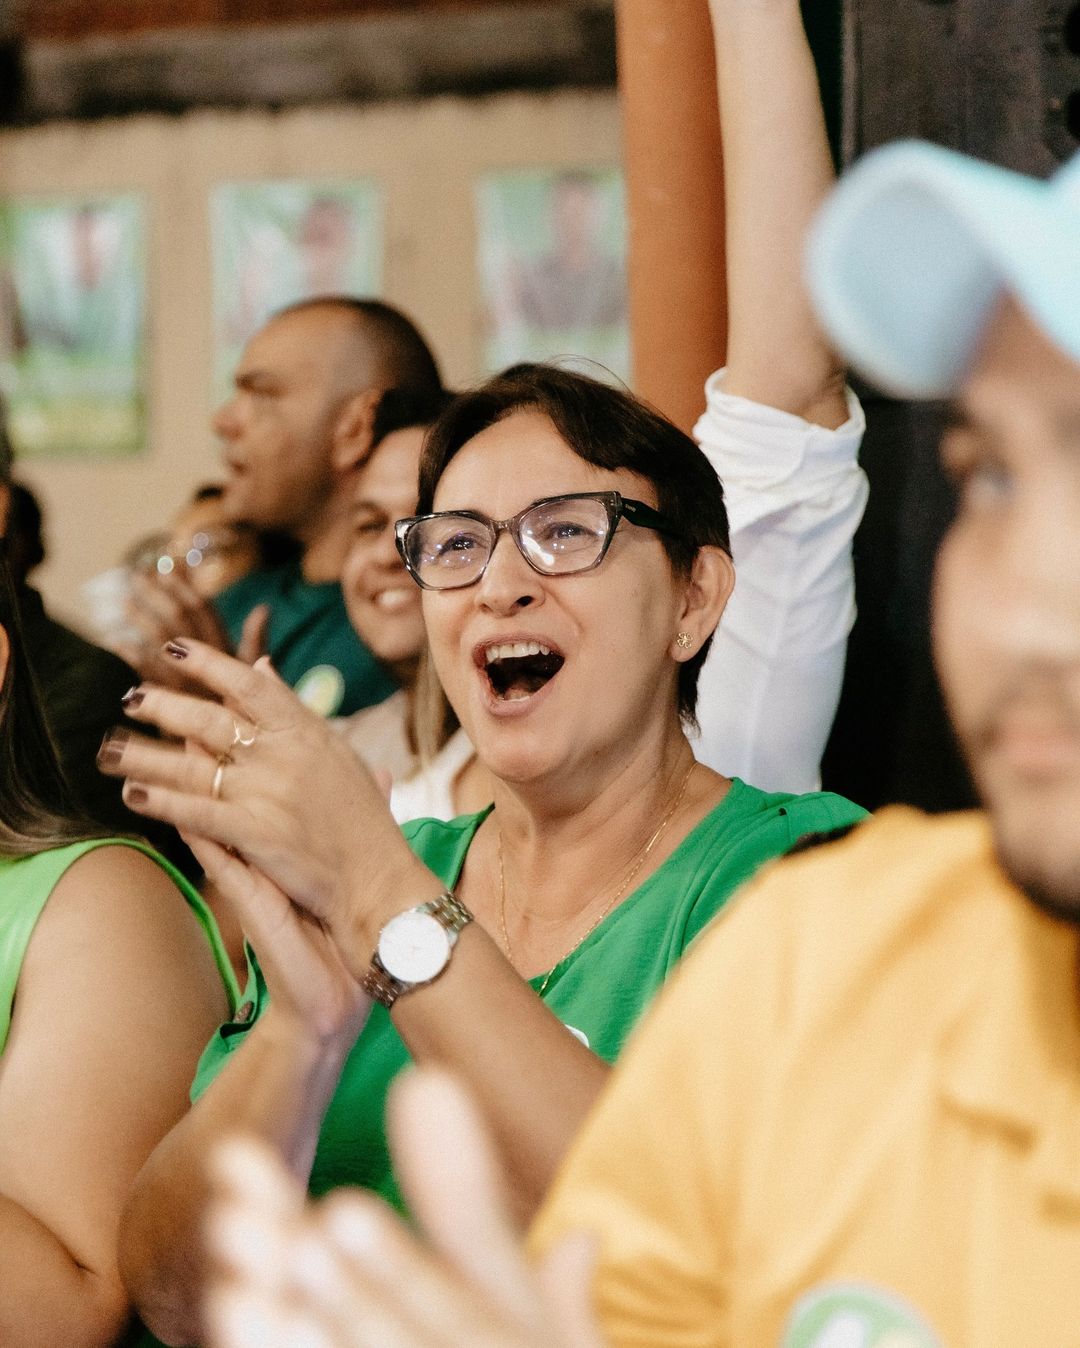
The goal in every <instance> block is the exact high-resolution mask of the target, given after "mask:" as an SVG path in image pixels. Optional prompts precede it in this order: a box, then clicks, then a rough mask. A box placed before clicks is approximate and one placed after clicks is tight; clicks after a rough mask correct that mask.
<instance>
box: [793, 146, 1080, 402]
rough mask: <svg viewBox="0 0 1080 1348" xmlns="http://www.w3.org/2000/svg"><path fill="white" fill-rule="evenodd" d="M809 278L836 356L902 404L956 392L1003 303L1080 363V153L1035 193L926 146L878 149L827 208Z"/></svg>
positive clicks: (1022, 182)
mask: <svg viewBox="0 0 1080 1348" xmlns="http://www.w3.org/2000/svg"><path fill="white" fill-rule="evenodd" d="M808 279H809V284H810V291H811V294H812V296H813V300H814V304H815V305H816V308H817V311H818V316H819V318H820V319H821V321H822V323H823V325H824V327H825V329H826V331H827V332H828V334H829V336H830V338H831V339H832V341H833V342H834V343H835V344H836V346H837V349H838V350H839V351H840V352H841V353H842V354H843V355H844V356H845V357H846V358H847V359H849V360H850V361H851V362H852V364H853V365H854V366H856V368H858V369H859V370H861V371H862V373H864V374H865V375H867V376H868V377H869V378H870V379H872V380H873V381H874V383H876V384H878V385H880V386H881V387H882V388H884V389H886V390H888V391H889V392H892V393H896V394H899V395H901V396H903V397H908V398H942V397H948V396H949V395H951V394H952V393H954V392H955V390H956V388H957V385H958V384H959V382H960V380H961V379H962V378H963V376H964V373H965V371H966V370H967V369H968V367H969V365H970V363H971V361H972V359H973V357H974V355H975V353H976V349H977V347H978V343H979V339H980V336H981V334H982V331H983V328H984V326H985V324H986V321H987V319H988V317H989V315H990V313H991V311H992V310H993V308H994V306H995V304H996V302H997V300H998V298H999V296H1001V294H1002V293H1003V292H1009V293H1011V294H1012V295H1013V296H1015V298H1016V299H1017V300H1018V302H1019V303H1020V305H1021V306H1022V307H1023V309H1024V310H1025V311H1026V312H1027V313H1028V314H1029V315H1030V317H1031V318H1032V319H1033V321H1034V322H1035V323H1036V324H1037V325H1038V326H1039V327H1040V328H1041V329H1042V331H1043V332H1044V333H1045V334H1046V336H1047V337H1048V338H1049V339H1050V340H1051V341H1052V342H1053V343H1054V344H1055V345H1056V346H1059V347H1060V348H1061V350H1062V351H1064V352H1065V353H1066V355H1068V356H1071V357H1072V359H1073V360H1075V361H1077V362H1078V363H1080V154H1078V155H1076V156H1074V158H1073V159H1071V160H1070V161H1069V163H1068V164H1066V165H1065V166H1064V167H1063V168H1062V169H1060V170H1059V171H1058V172H1057V173H1056V174H1055V175H1054V176H1053V177H1052V178H1050V179H1049V180H1047V181H1041V180H1039V179H1036V178H1027V177H1024V176H1023V175H1022V174H1019V173H1013V172H1010V171H1009V170H1007V169H1001V168H996V167H994V166H993V165H991V164H985V163H982V162H980V161H979V160H976V159H969V158H968V157H967V156H965V155H961V154H957V153H955V152H954V151H952V150H943V149H941V148H940V147H939V146H936V145H927V144H924V143H922V142H920V141H900V142H898V143H897V144H895V145H890V146H887V147H886V148H884V149H881V150H875V151H874V152H873V153H871V154H869V155H867V156H866V158H865V159H863V160H862V161H861V162H860V163H859V164H858V165H856V167H855V168H854V169H852V170H851V172H850V173H848V174H846V175H845V177H844V178H843V180H842V181H841V183H840V185H839V186H838V187H837V189H836V191H835V192H834V193H833V195H832V196H831V197H830V199H829V200H828V201H827V202H826V204H825V206H824V208H823V209H822V211H821V214H820V216H819V218H818V220H817V222H816V224H815V226H814V229H813V232H812V235H811V239H810V245H809V253H808Z"/></svg>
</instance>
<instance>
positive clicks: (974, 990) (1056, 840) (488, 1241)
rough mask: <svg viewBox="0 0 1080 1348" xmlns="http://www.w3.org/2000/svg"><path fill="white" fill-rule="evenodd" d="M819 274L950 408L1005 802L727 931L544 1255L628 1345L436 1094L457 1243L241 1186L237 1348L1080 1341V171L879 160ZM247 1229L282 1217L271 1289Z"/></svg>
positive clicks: (860, 360)
mask: <svg viewBox="0 0 1080 1348" xmlns="http://www.w3.org/2000/svg"><path fill="white" fill-rule="evenodd" d="M811 279H812V283H813V287H814V290H815V294H816V299H817V305H818V310H819V313H820V314H821V315H822V317H823V318H824V320H825V322H826V324H827V326H828V327H829V329H830V330H831V332H832V334H833V336H834V338H835V340H836V342H837V344H838V346H839V347H840V348H841V349H842V350H843V351H844V352H845V353H846V354H848V355H849V356H851V358H852V359H853V361H854V362H855V363H856V364H858V365H860V366H861V367H862V368H863V369H864V370H866V371H867V372H868V373H869V374H870V375H871V376H873V377H874V378H875V379H876V380H877V382H879V383H881V384H884V385H885V386H887V387H889V388H891V389H894V390H896V391H898V392H900V393H904V394H907V395H910V396H917V397H952V398H954V399H955V400H956V417H955V421H954V424H953V426H952V428H951V429H950V431H949V432H948V434H947V436H946V438H945V442H944V444H943V450H942V453H943V460H944V463H945V466H946V469H947V471H948V472H949V473H950V475H951V476H952V477H953V479H954V480H955V483H956V486H957V494H958V509H957V514H956V518H955V520H954V522H953V524H952V526H951V528H950V530H949V533H948V535H947V537H946V539H945V541H944V543H943V546H942V549H941V553H940V555H939V559H938V567H937V576H936V589H935V596H934V645H935V652H936V656H937V661H938V666H939V669H940V671H941V676H942V683H943V687H944V689H945V692H946V697H947V701H948V704H949V708H950V713H951V716H952V720H953V724H954V726H955V728H956V730H957V732H958V735H959V738H960V741H961V743H962V745H963V747H964V750H965V753H966V755H967V758H968V761H969V764H970V766H971V769H972V772H973V775H974V778H975V781H976V784H977V786H978V789H979V792H980V795H981V798H982V800H983V801H984V803H985V806H986V811H985V813H984V814H972V815H968V816H953V817H946V818H940V819H928V818H925V817H924V816H921V815H919V814H917V813H915V812H913V811H908V810H899V809H897V810H888V811H884V812H882V813H881V814H880V815H879V816H878V817H877V818H876V819H875V820H873V821H871V822H870V823H868V824H866V825H863V826H862V827H861V828H859V829H858V830H857V831H856V832H855V833H854V834H852V835H851V836H850V837H848V838H846V839H844V840H842V841H840V842H837V843H835V844H833V845H831V846H828V847H825V848H823V849H817V850H812V851H809V852H807V853H806V854H804V855H802V856H799V857H795V858H791V859H788V860H786V861H783V862H780V863H777V864H776V865H775V866H774V867H773V868H771V870H770V871H768V872H767V873H766V874H764V875H763V876H762V877H761V878H760V879H759V880H758V881H757V882H755V884H754V885H753V886H752V887H751V888H750V889H749V890H748V891H747V892H745V893H744V894H743V895H742V896H741V897H740V898H738V899H737V900H736V901H735V902H734V903H733V904H732V905H731V906H730V908H729V909H728V910H726V911H725V914H724V915H723V916H722V917H721V918H720V919H719V920H718V921H717V923H716V924H715V925H714V926H713V927H712V928H711V929H710V930H709V931H708V932H707V933H706V934H705V935H704V936H703V938H702V940H701V942H700V944H699V946H698V948H697V950H696V951H695V953H694V954H693V955H691V957H690V958H689V960H688V961H687V963H686V965H685V967H684V969H683V971H682V972H681V973H680V974H679V975H678V976H677V977H676V978H675V979H674V981H673V983H672V984H671V985H670V987H669V988H668V989H667V991H665V993H663V994H662V996H661V998H660V1000H659V1003H658V1005H657V1007H656V1009H655V1011H654V1012H653V1013H652V1014H651V1015H650V1017H649V1019H648V1021H647V1023H646V1024H645V1025H644V1027H643V1028H642V1030H641V1031H640V1032H639V1034H638V1035H637V1036H636V1038H635V1040H634V1041H633V1043H632V1045H631V1047H630V1049H629V1050H628V1051H627V1053H626V1055H625V1056H624V1058H623V1059H622V1061H621V1063H620V1064H619V1066H618V1067H617V1069H616V1071H615V1075H614V1079H613V1081H612V1084H611V1086H610V1088H609V1090H608V1091H607V1093H606V1094H605V1096H604V1098H603V1099H602V1101H601V1103H600V1106H599V1107H598V1109H597V1110H596V1112H595V1114H594V1115H593V1117H592V1118H591V1119H590V1121H589V1123H588V1124H587V1126H586V1128H585V1130H584V1131H583V1133H582V1135H581V1137H580V1138H579V1139H578V1141H577V1143H576V1144H575V1147H574V1149H573V1151H572V1153H571V1156H570V1158H569V1160H568V1162H567V1164H566V1165H565V1167H564V1170H563V1172H562V1174H561V1177H560V1179H559V1181H558V1182H557V1184H556V1186H555V1189H554V1192H553V1194H552V1195H551V1197H550V1199H549V1202H548V1205H547V1207H546V1210H545V1212H544V1213H543V1214H542V1216H541V1218H540V1221H539V1223H538V1226H537V1228H536V1230H535V1231H534V1234H533V1247H534V1250H535V1251H537V1252H547V1251H549V1250H551V1249H555V1250H556V1251H558V1248H559V1245H560V1242H561V1241H562V1239H563V1237H564V1236H566V1235H567V1234H568V1233H572V1232H575V1231H586V1232H590V1233H592V1234H593V1235H594V1236H595V1238H596V1241H597V1245H598V1250H597V1263H596V1269H595V1277H594V1280H593V1290H594V1295H595V1300H596V1309H597V1312H598V1316H599V1324H600V1330H599V1331H597V1330H595V1329H594V1328H593V1327H591V1326H590V1325H589V1323H588V1320H587V1316H586V1315H585V1314H584V1311H583V1301H582V1299H581V1298H580V1297H577V1298H575V1296H574V1295H572V1294H571V1293H568V1292H567V1290H566V1288H567V1286H568V1285H569V1284H570V1283H572V1282H573V1279H568V1278H567V1277H564V1278H563V1279H562V1281H561V1283H560V1284H559V1285H558V1286H555V1287H552V1285H551V1280H550V1278H549V1279H548V1282H547V1284H546V1286H547V1290H546V1291H545V1284H544V1283H543V1282H542V1281H541V1280H534V1279H530V1278H529V1277H528V1276H527V1274H526V1271H525V1269H524V1267H523V1265H522V1263H521V1261H520V1258H519V1257H518V1256H517V1255H516V1252H515V1250H514V1247H513V1244H512V1240H511V1236H510V1234H509V1227H508V1224H507V1223H506V1221H505V1219H504V1218H503V1216H502V1214H501V1212H500V1209H499V1204H498V1200H497V1197H496V1196H494V1195H493V1193H492V1187H491V1181H490V1177H489V1175H488V1173H487V1170H486V1169H485V1162H484V1159H483V1156H482V1155H481V1154H479V1153H478V1152H477V1147H476V1141H475V1138H474V1137H473V1136H472V1132H471V1126H470V1124H469V1123H468V1121H467V1120H463V1119H462V1118H461V1102H460V1100H458V1099H457V1098H456V1097H454V1096H453V1095H452V1094H450V1095H449V1096H448V1095H447V1087H446V1084H445V1083H441V1082H435V1083H431V1082H428V1083H423V1082H416V1083H414V1086H413V1092H412V1096H411V1099H409V1098H406V1100H405V1101H403V1102H401V1103H400V1104H399V1117H398V1119H397V1126H396V1130H395V1131H396V1136H397V1142H398V1168H399V1173H400V1174H401V1176H402V1180H403V1184H404V1187H405V1190H406V1192H407V1193H408V1195H409V1197H410V1200H411V1202H412V1204H413V1207H414V1210H415V1211H416V1213H417V1215H418V1218H419V1220H420V1223H421V1225H422V1227H423V1229H424V1231H425V1233H426V1237H427V1244H428V1248H425V1247H424V1246H422V1245H420V1244H419V1243H418V1242H417V1241H416V1240H415V1239H414V1238H412V1237H407V1236H406V1235H405V1234H404V1232H403V1231H402V1230H400V1229H399V1228H396V1227H395V1226H393V1225H392V1223H391V1222H390V1219H389V1218H388V1217H387V1216H386V1215H385V1214H382V1213H379V1212H377V1211H375V1210H373V1209H372V1208H371V1207H370V1205H368V1204H366V1203H365V1202H364V1201H363V1200H361V1199H355V1200H353V1199H341V1198H338V1199H335V1200H331V1203H332V1204H333V1206H331V1207H329V1208H328V1209H326V1211H325V1212H324V1213H322V1214H320V1213H315V1214H314V1215H307V1216H304V1215H299V1214H296V1215H294V1213H295V1212H296V1209H295V1207H292V1208H290V1207H289V1203H290V1202H293V1203H295V1200H290V1199H288V1198H287V1197H282V1198H280V1199H279V1200H278V1201H279V1215H278V1217H276V1218H275V1217H274V1215H273V1213H272V1212H270V1211H269V1209H268V1204H267V1200H266V1198H265V1196H263V1197H260V1192H262V1193H263V1194H264V1195H265V1192H266V1190H265V1187H261V1186H265V1185H270V1186H273V1185H274V1184H275V1183H276V1182H277V1181H275V1179H274V1177H273V1175H272V1173H269V1174H268V1173H267V1170H266V1167H265V1164H264V1163H262V1162H260V1161H259V1160H258V1158H252V1157H251V1156H250V1155H246V1157H241V1158H240V1159H239V1161H237V1160H235V1159H234V1163H233V1165H232V1168H231V1169H230V1171H229V1176H230V1178H229V1184H230V1186H231V1188H232V1190H233V1192H234V1194H236V1195H238V1196H239V1197H240V1199H241V1200H242V1201H241V1203H240V1204H239V1205H236V1206H234V1207H233V1209H231V1210H226V1212H225V1213H224V1215H223V1217H222V1219H221V1222H220V1223H219V1233H218V1234H219V1241H218V1248H219V1251H220V1252H221V1255H222V1256H223V1259H224V1262H225V1264H226V1266H227V1267H228V1268H229V1269H231V1270H232V1275H233V1279H234V1285H233V1289H232V1292H230V1293H227V1295H226V1296H225V1297H224V1298H223V1300H222V1303H221V1304H222V1306H224V1307H226V1308H231V1311H226V1312H225V1313H223V1315H222V1316H221V1317H220V1319H219V1324H220V1325H221V1326H222V1327H223V1330H225V1331H227V1333H223V1337H222V1338H221V1340H220V1342H221V1344H222V1345H224V1348H246V1345H247V1344H248V1343H249V1342H250V1343H254V1342H255V1341H256V1340H255V1339H252V1338H250V1337H249V1338H245V1337H244V1333H245V1331H244V1328H243V1320H242V1317H238V1316H237V1315H236V1311H237V1307H238V1304H239V1305H242V1303H238V1301H237V1299H236V1286H235V1278H236V1275H237V1273H239V1274H241V1275H242V1281H243V1279H244V1278H246V1280H247V1282H246V1285H247V1287H248V1290H249V1292H250V1290H251V1288H252V1287H253V1285H254V1284H255V1282H256V1278H257V1277H259V1278H262V1280H263V1281H264V1283H265V1282H271V1283H274V1285H275V1288H276V1290H275V1291H274V1293H273V1298H276V1300H274V1299H273V1298H271V1299H269V1300H264V1301H263V1302H262V1303H261V1304H262V1310H263V1312H264V1313H269V1312H268V1307H271V1306H276V1307H277V1308H278V1310H277V1311H274V1312H273V1314H279V1313H285V1312H283V1311H281V1309H280V1308H282V1307H289V1308H291V1309H289V1310H288V1312H287V1313H288V1314H291V1315H294V1316H299V1317H300V1321H299V1323H302V1324H307V1325H308V1326H309V1327H310V1326H311V1325H313V1324H318V1325H319V1328H320V1332H321V1334H322V1338H321V1339H318V1340H313V1341H318V1342H320V1343H325V1344H328V1345H332V1348H361V1346H362V1345H368V1344H374V1343H376V1342H380V1343H381V1342H394V1343H398V1344H402V1345H406V1348H443V1346H444V1345H446V1346H448V1345H451V1344H461V1343H466V1342H468V1343H471V1344H483V1345H485V1348H540V1345H545V1348H594V1345H596V1344H598V1343H599V1342H601V1341H603V1342H605V1343H607V1344H609V1345H612V1346H614V1348H645V1346H646V1345H647V1346H648V1348H759V1346H763V1345H774V1344H780V1345H784V1348H929V1346H930V1345H940V1346H942V1348H944V1345H949V1348H1028V1346H1029V1345H1030V1346H1031V1348H1035V1345H1038V1348H1056V1346H1057V1345H1061V1346H1062V1348H1065V1346H1067V1345H1073V1346H1075V1345H1077V1344H1080V1317H1078V1315H1077V1311H1076V1306H1075V1302H1074V1286H1075V1283H1076V1277H1077V1273H1078V1272H1080V823H1078V821H1080V157H1078V158H1077V159H1076V160H1074V161H1073V162H1072V163H1071V164H1069V165H1067V166H1066V167H1065V168H1064V169H1062V170H1061V172H1060V173H1059V174H1058V175H1057V177H1056V178H1054V179H1052V180H1051V181H1050V182H1049V183H1038V182H1035V181H1032V180H1029V179H1026V178H1022V177H1019V176H1017V175H1013V174H1008V173H1006V172H1004V171H1003V170H999V169H994V168H990V167H988V166H986V165H979V164H976V163H974V162H973V161H970V160H966V159H963V158H962V157H960V156H957V155H954V154H952V153H950V152H947V151H944V150H940V149H936V148H933V147H930V146H916V145H901V146H897V147H893V148H891V149H888V150H885V151H882V152H880V153H879V154H877V155H875V156H872V157H871V158H870V159H868V160H867V161H866V162H865V163H864V164H863V165H862V166H861V167H860V168H859V169H857V170H856V171H855V173H854V174H852V175H851V177H850V178H849V179H848V181H847V183H846V185H845V186H843V187H842V188H841V189H840V190H839V192H838V193H837V195H836V197H835V198H834V199H833V201H832V203H831V205H830V206H829V208H828V209H827V211H826V213H825V216H824V218H823V220H822V222H821V224H820V225H819V227H818V230H817V233H816V237H815V241H814V245H813V248H812V260H811ZM260 1167H262V1168H261V1169H260ZM278 1192H280V1185H279V1189H278ZM282 1212H284V1213H285V1214H286V1216H285V1219H284V1220H282V1218H281V1216H280V1214H281V1213H282ZM244 1213H246V1216H247V1220H248V1226H247V1228H246V1229H247V1232H248V1234H249V1236H250V1234H251V1233H252V1231H253V1230H255V1229H257V1227H256V1225H255V1224H254V1223H253V1221H252V1218H253V1217H255V1216H258V1217H259V1220H260V1221H262V1222H263V1223H264V1225H266V1226H271V1225H273V1223H274V1222H275V1221H276V1222H277V1223H278V1225H277V1227H276V1228H275V1229H276V1230H277V1231H278V1233H279V1239H278V1243H277V1244H276V1245H275V1247H274V1256H273V1260H272V1261H271V1264H272V1269H271V1271H270V1272H268V1264H267V1262H266V1260H265V1259H262V1255H263V1254H265V1245H264V1246H262V1247H254V1246H253V1248H252V1249H250V1250H245V1249H244V1244H243V1240H242V1236H243V1234H244V1230H245V1228H244V1226H243V1225H242V1223H241V1224H240V1225H237V1220H238V1217H239V1216H240V1215H241V1214H244ZM290 1224H291V1229H292V1231H293V1232H294V1233H295V1232H299V1235H298V1236H296V1235H295V1234H289V1233H288V1228H289V1227H290ZM249 1245H253V1243H252V1242H250V1241H249ZM430 1248H433V1249H434V1251H435V1254H436V1257H435V1258H432V1257H431V1255H430V1253H429V1252H428V1249H430ZM557 1257H559V1256H557ZM562 1257H564V1258H565V1250H564V1251H563V1256H562ZM260 1259H262V1262H261V1263H259V1266H258V1268H257V1269H255V1270H254V1271H251V1270H250V1267H249V1266H251V1265H252V1264H253V1263H255V1262H257V1261H259V1260H260ZM275 1261H276V1262H275ZM571 1262H573V1261H571ZM246 1266H247V1267H246ZM552 1267H554V1268H557V1269H559V1270H561V1271H563V1272H564V1273H565V1270H566V1268H567V1265H566V1263H565V1262H564V1263H561V1264H556V1265H552V1266H549V1268H548V1270H547V1271H548V1273H550V1271H551V1268H552ZM576 1268H577V1274H578V1275H579V1276H578V1285H580V1283H581V1281H582V1280H581V1278H580V1272H581V1268H580V1263H578V1264H577V1265H576ZM448 1270H449V1271H448ZM275 1279H276V1283H275ZM282 1289H284V1290H282ZM230 1298H231V1299H230ZM230 1313H231V1314H232V1319H231V1320H230V1318H229V1314H230ZM304 1317H306V1319H305V1318H304ZM251 1323H255V1322H251ZM283 1341H285V1340H283ZM297 1341H299V1340H297ZM307 1341H308V1340H307V1339H305V1340H304V1342H307Z"/></svg>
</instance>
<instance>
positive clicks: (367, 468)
mask: <svg viewBox="0 0 1080 1348" xmlns="http://www.w3.org/2000/svg"><path fill="white" fill-rule="evenodd" d="M424 434H425V431H424V428H423V427H422V426H410V427H408V428H407V429H405V430H401V431H391V433H390V434H389V435H388V436H386V437H385V439H383V440H382V441H381V442H380V443H379V445H378V446H377V447H376V449H375V452H374V453H373V454H372V456H371V458H370V459H369V460H368V462H367V463H366V464H365V465H364V468H363V470H362V471H361V473H360V477H359V481H358V482H357V487H356V500H357V501H364V500H382V499H385V498H388V497H395V498H409V499H411V500H412V501H413V502H414V504H415V500H416V493H417V478H418V476H419V472H420V451H421V450H422V449H423V445H424ZM410 508H411V507H410Z"/></svg>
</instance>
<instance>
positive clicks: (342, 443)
mask: <svg viewBox="0 0 1080 1348" xmlns="http://www.w3.org/2000/svg"><path fill="white" fill-rule="evenodd" d="M384 391H385V390H383V389H381V388H369V389H365V390H364V391H363V393H354V394H353V396H352V397H351V398H350V399H349V400H348V402H347V403H346V404H345V406H344V407H343V408H342V409H341V411H340V412H339V413H338V419H337V421H335V422H334V430H333V450H332V453H331V459H330V462H331V464H332V465H333V468H334V471H335V472H338V473H342V474H344V473H349V472H351V471H352V470H353V469H354V468H359V467H360V465H361V464H362V463H363V462H364V461H365V459H367V457H368V455H369V454H370V453H371V449H372V445H371V441H372V437H373V435H374V433H375V413H376V412H377V411H378V410H379V403H380V402H381V401H382V396H383V393H384Z"/></svg>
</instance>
